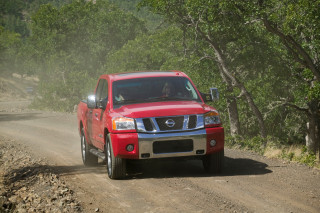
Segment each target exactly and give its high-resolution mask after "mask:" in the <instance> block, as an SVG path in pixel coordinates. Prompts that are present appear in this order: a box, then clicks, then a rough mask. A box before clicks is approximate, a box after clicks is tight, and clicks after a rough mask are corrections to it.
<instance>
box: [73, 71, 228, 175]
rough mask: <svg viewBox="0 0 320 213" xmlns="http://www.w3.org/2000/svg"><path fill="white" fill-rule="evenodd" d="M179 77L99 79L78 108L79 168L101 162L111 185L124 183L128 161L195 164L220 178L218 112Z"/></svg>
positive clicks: (152, 73) (157, 73)
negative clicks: (194, 161) (190, 161)
mask: <svg viewBox="0 0 320 213" xmlns="http://www.w3.org/2000/svg"><path fill="white" fill-rule="evenodd" d="M217 97H218V92H217V90H216V89H214V88H211V89H210V93H209V94H203V93H200V92H199V91H198V90H197V89H196V87H195V86H194V84H193V83H192V81H191V79H190V78H189V77H188V76H187V75H186V74H185V73H183V72H180V71H145V72H132V73H118V74H109V75H102V76H101V77H100V79H99V81H98V84H97V86H96V89H95V93H94V95H89V96H88V98H87V100H86V101H81V102H80V103H79V105H78V111H77V117H78V128H79V133H80V137H81V153H82V160H83V163H84V165H86V166H88V165H94V164H96V163H97V162H98V158H101V159H103V160H105V161H106V164H107V171H108V176H109V177H110V178H111V179H121V178H124V177H125V176H126V175H127V174H126V162H127V161H128V160H130V159H153V158H192V159H194V158H197V159H200V160H202V161H203V166H204V169H205V170H206V171H207V172H209V173H218V172H221V170H222V167H223V160H224V129H223V127H222V124H221V120H220V117H219V113H218V111H217V110H216V109H215V108H213V107H211V106H209V105H206V104H205V103H204V101H210V100H213V99H217Z"/></svg>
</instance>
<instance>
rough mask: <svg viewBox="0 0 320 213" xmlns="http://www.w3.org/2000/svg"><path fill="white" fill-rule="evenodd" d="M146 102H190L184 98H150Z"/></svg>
mask: <svg viewBox="0 0 320 213" xmlns="http://www.w3.org/2000/svg"><path fill="white" fill-rule="evenodd" d="M148 100H152V101H167V100H169V101H190V100H191V99H190V98H186V97H151V98H148Z"/></svg>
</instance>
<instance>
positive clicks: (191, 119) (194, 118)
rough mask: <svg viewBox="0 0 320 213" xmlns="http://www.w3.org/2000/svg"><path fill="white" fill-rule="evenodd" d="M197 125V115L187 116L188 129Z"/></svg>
mask: <svg viewBox="0 0 320 213" xmlns="http://www.w3.org/2000/svg"><path fill="white" fill-rule="evenodd" d="M196 126H197V116H196V115H191V116H189V123H188V129H194V128H196Z"/></svg>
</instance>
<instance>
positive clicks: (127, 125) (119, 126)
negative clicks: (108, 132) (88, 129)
mask: <svg viewBox="0 0 320 213" xmlns="http://www.w3.org/2000/svg"><path fill="white" fill-rule="evenodd" d="M112 128H113V130H134V129H136V127H135V125H134V119H132V118H126V117H116V118H112Z"/></svg>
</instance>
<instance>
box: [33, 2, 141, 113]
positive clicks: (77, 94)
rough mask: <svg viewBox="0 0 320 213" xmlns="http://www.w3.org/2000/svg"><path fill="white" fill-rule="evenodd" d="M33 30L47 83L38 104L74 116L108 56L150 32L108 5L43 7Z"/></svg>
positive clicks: (35, 55)
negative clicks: (137, 37) (68, 112)
mask: <svg viewBox="0 0 320 213" xmlns="http://www.w3.org/2000/svg"><path fill="white" fill-rule="evenodd" d="M31 27H32V28H31V29H32V32H33V33H32V36H31V37H30V39H29V41H28V42H29V45H30V46H33V48H34V50H33V51H32V58H33V60H34V61H35V62H36V63H37V64H38V65H39V67H41V68H40V69H39V72H38V74H39V76H40V80H41V81H43V82H46V83H42V84H40V95H41V98H40V100H39V101H38V104H39V105H42V106H43V107H49V108H52V109H55V110H68V111H70V110H73V106H74V105H75V104H76V103H78V101H79V100H80V99H81V98H83V97H84V95H85V93H86V91H88V88H92V87H93V83H92V82H93V81H94V82H95V81H96V79H97V77H98V75H99V73H101V70H103V67H104V64H105V63H106V60H107V56H108V55H109V54H110V53H111V52H114V51H115V50H117V49H119V48H121V47H122V46H123V45H124V44H125V43H126V42H127V41H128V40H132V39H134V38H135V37H136V36H138V35H140V34H141V33H144V32H145V31H146V28H145V26H144V23H143V22H142V21H140V20H139V19H137V18H136V17H134V16H133V15H132V14H127V13H124V12H123V11H121V10H119V9H118V8H117V7H115V6H114V5H112V4H110V3H108V2H107V1H103V0H101V1H96V2H95V3H93V2H86V1H73V2H72V3H71V4H66V5H63V6H62V7H60V8H56V7H54V6H52V5H50V4H47V5H42V6H41V7H40V9H39V10H38V11H37V13H35V14H34V15H33V16H32V23H31ZM93 79H94V80H93ZM52 100H54V101H52Z"/></svg>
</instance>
